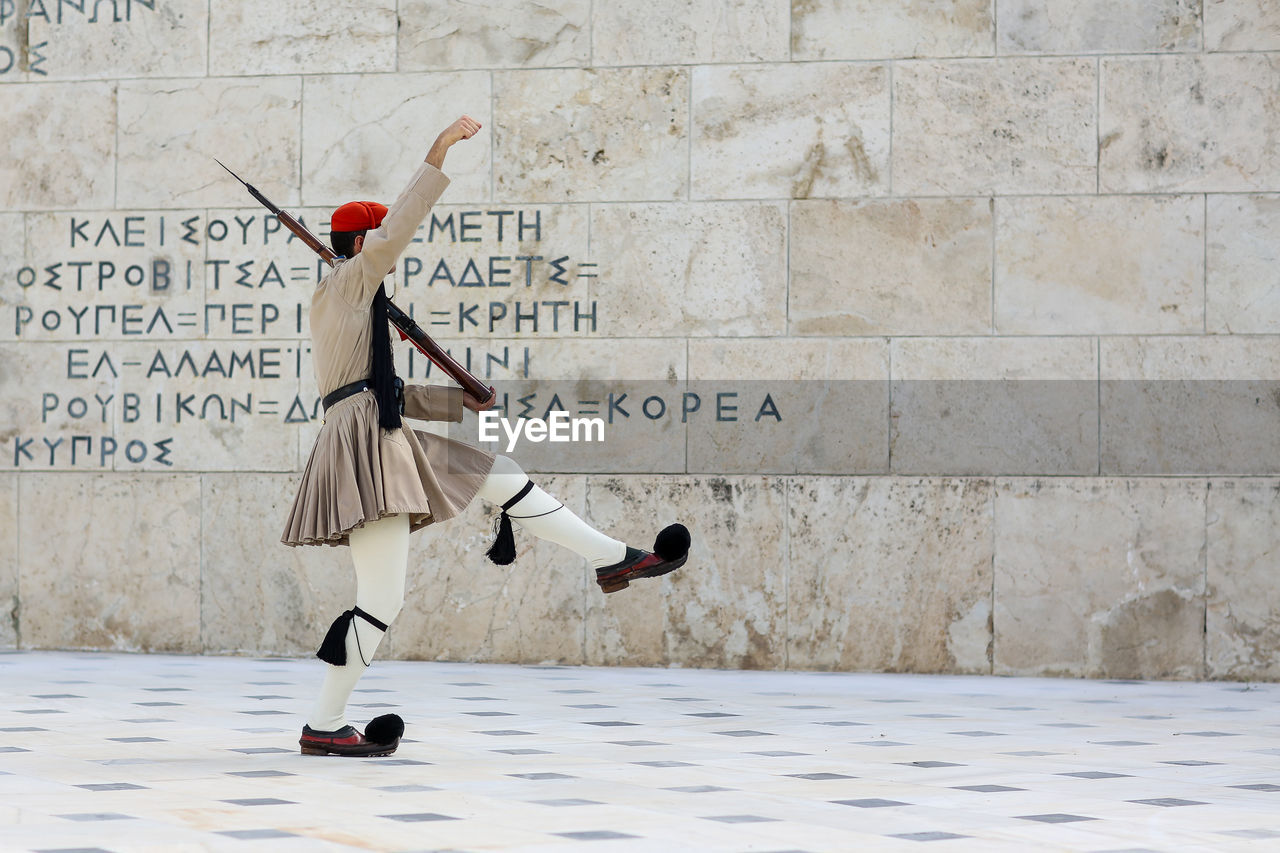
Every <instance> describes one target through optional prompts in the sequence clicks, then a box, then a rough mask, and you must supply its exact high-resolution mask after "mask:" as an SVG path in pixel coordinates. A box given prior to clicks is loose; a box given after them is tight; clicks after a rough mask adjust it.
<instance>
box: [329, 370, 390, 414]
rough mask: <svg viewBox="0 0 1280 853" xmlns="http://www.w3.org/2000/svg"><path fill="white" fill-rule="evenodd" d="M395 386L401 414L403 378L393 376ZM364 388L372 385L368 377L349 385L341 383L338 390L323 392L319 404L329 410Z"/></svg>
mask: <svg viewBox="0 0 1280 853" xmlns="http://www.w3.org/2000/svg"><path fill="white" fill-rule="evenodd" d="M395 387H396V403H397V404H398V405H399V407H400V412H401V414H403V413H404V380H403V379H401V378H400V377H399V376H397V377H396V378H395ZM366 388H373V385H371V384H370V383H369V380H368V379H361V380H359V381H358V382H352V383H351V384H350V385H343V386H342V387H341V388H339V389H338V390H336V391H330V392H329V393H328V394H325V395H324V400H322V401H321V405H323V406H324V410H325V411H326V412H327V411H329V409H330V408H332V407H333V405H334V404H335V403H340V402H342V401H343V400H345V399H347V398H348V397H350V396H352V395H353V394H359V393H360V392H361V391H363V390H364V389H366Z"/></svg>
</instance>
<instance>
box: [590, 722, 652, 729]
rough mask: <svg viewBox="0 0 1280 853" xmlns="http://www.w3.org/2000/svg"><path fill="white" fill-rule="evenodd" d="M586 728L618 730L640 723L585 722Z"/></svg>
mask: <svg viewBox="0 0 1280 853" xmlns="http://www.w3.org/2000/svg"><path fill="white" fill-rule="evenodd" d="M583 725H584V726H601V727H604V728H617V727H618V726H638V725H640V724H639V723H628V722H624V721H622V720H589V721H584V722H583Z"/></svg>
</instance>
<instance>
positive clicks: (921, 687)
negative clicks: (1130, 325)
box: [0, 652, 1280, 853]
mask: <svg viewBox="0 0 1280 853" xmlns="http://www.w3.org/2000/svg"><path fill="white" fill-rule="evenodd" d="M322 667H323V664H321V663H319V662H318V661H315V660H252V659H247V658H194V657H170V656H161V655H107V654H84V653H74V652H16V653H9V654H0V849H3V850H6V851H7V850H39V851H51V850H62V851H67V850H108V851H141V850H149V851H151V850H154V851H161V850H162V851H182V850H228V851H265V850H270V851H295V850H297V851H301V850H308V851H310V850H353V849H364V850H538V851H543V850H573V851H582V853H605V851H615V850H625V851H638V850H659V851H672V850H717V851H718V850H724V851H747V850H758V851H782V850H787V851H797V850H806V851H828V850H831V851H854V850H913V851H914V850H926V851H928V850H941V851H957V850H984V851H985V850H1010V851H1015V850H1016V851H1026V850H1086V851H1103V850H1111V851H1119V850H1126V851H1135V850H1169V851H1174V850H1176V851H1179V852H1180V853H1181V851H1189V850H1212V851H1219V850H1237V849H1238V850H1252V849H1256V850H1277V849H1280V718H1278V717H1277V714H1276V702H1277V699H1280V685H1271V684H1266V685H1243V684H1234V683H1206V684H1187V683H1164V682H1155V683H1137V682H1120V681H1102V682H1099V681H1066V680H1062V681H1058V680H1045V679H1011V678H979V677H950V676H915V675H862V674H831V673H774V672H709V671H695V670H652V669H588V668H576V667H517V666H497V665H478V664H453V663H417V662H397V661H387V662H379V663H378V664H376V665H375V666H374V668H373V669H371V670H370V671H369V673H368V675H367V676H366V678H365V680H364V681H363V682H361V687H360V689H359V692H357V694H356V696H355V698H354V703H355V704H354V705H353V707H352V708H351V709H350V710H351V712H352V717H353V719H354V720H355V721H357V722H359V723H363V722H364V721H366V720H368V719H369V718H371V717H374V716H377V715H379V714H383V713H387V712H389V711H394V712H396V713H399V714H401V715H402V716H404V717H405V719H406V721H407V723H408V727H409V728H408V731H407V733H406V737H407V738H408V740H406V741H405V742H404V743H403V744H402V745H401V747H400V750H399V751H398V752H397V753H396V754H395V755H394V756H392V757H390V758H382V759H342V758H331V757H314V756H302V755H299V754H298V749H297V746H296V740H297V736H298V732H299V729H300V728H301V725H302V715H304V714H305V712H306V710H307V709H308V707H309V705H310V700H311V695H312V691H313V690H314V689H315V687H316V685H317V684H318V681H319V679H320V676H321V670H322Z"/></svg>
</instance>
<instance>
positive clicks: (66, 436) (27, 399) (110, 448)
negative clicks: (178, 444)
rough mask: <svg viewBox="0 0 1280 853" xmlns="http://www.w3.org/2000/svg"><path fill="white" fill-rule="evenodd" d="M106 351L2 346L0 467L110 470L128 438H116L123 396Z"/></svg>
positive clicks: (114, 357) (115, 359)
mask: <svg viewBox="0 0 1280 853" xmlns="http://www.w3.org/2000/svg"><path fill="white" fill-rule="evenodd" d="M112 350H113V348H111V347H103V346H101V345H99V346H88V347H77V346H73V345H65V344H54V343H37V342H33V341H21V342H17V343H6V344H0V424H2V426H0V470H7V471H13V470H42V471H49V470H57V471H67V470H82V471H90V470H93V471H100V470H107V471H110V470H112V469H113V468H114V466H115V464H116V461H117V459H116V457H117V456H118V455H119V456H122V455H123V454H124V450H125V444H126V442H119V441H118V439H117V437H116V436H115V429H114V426H113V423H114V418H115V414H116V409H117V408H118V407H119V406H120V405H121V398H120V383H119V381H118V379H117V377H115V376H114V375H112V371H113V370H115V371H119V370H121V369H122V367H121V364H120V355H119V353H117V352H114V351H112ZM104 355H105V356H106V358H107V359H108V362H109V364H108V362H104V361H103V360H102V359H103V356H104ZM95 370H96V373H97V375H94V373H95ZM69 373H71V374H73V375H74V376H76V377H77V378H69V376H68V374H69ZM153 450H154V448H152V447H148V452H149V453H150V452H152V451H153ZM134 455H135V456H136V455H138V449H137V447H135V448H134Z"/></svg>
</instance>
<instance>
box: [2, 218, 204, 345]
mask: <svg viewBox="0 0 1280 853" xmlns="http://www.w3.org/2000/svg"><path fill="white" fill-rule="evenodd" d="M183 223H187V224H186V225H184V224H183ZM204 224H205V218H204V215H203V212H197V211H192V210H185V211H170V212H163V211H129V212H127V213H117V212H107V213H97V212H91V213H85V214H78V213H75V212H63V211H60V212H48V213H31V214H28V215H27V217H26V237H25V246H26V251H25V254H24V255H23V256H21V257H22V260H15V261H14V263H15V264H16V263H22V264H24V265H25V266H26V267H27V268H28V269H27V271H26V272H24V273H23V275H22V277H21V278H19V277H17V276H16V275H15V276H14V277H13V278H9V279H7V280H8V281H17V282H18V283H19V287H15V288H12V289H7V293H5V294H4V295H3V296H0V304H5V305H6V310H7V312H8V313H9V315H10V317H9V319H10V321H11V322H6V323H4V324H3V325H0V340H21V341H66V342H68V343H69V344H74V345H75V346H78V347H84V346H94V345H98V344H99V343H100V342H102V341H108V340H126V341H127V340H130V339H137V338H142V337H145V338H148V339H151V338H154V339H163V340H174V339H182V338H195V337H200V336H201V335H202V333H203V325H202V321H203V319H204V316H203V311H204V301H205V287H204V282H205V274H206V269H207V266H206V264H205V262H204V260H205V232H204ZM184 235H185V236H187V237H188V238H189V239H183V237H184ZM23 242H24V241H23V240H22V239H21V238H19V240H18V244H19V245H22V244H23ZM9 305H12V306H13V307H12V308H9V307H8V306H9Z"/></svg>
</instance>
